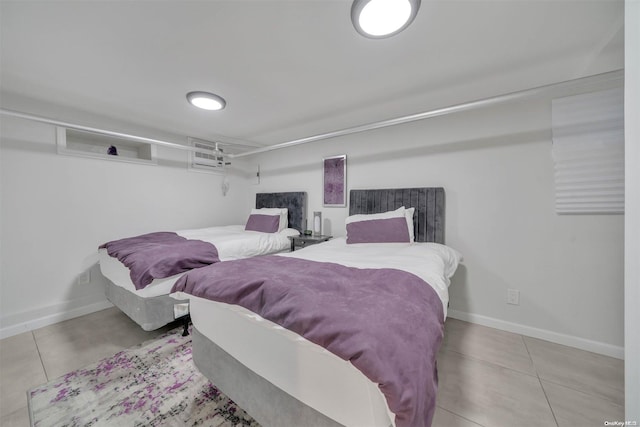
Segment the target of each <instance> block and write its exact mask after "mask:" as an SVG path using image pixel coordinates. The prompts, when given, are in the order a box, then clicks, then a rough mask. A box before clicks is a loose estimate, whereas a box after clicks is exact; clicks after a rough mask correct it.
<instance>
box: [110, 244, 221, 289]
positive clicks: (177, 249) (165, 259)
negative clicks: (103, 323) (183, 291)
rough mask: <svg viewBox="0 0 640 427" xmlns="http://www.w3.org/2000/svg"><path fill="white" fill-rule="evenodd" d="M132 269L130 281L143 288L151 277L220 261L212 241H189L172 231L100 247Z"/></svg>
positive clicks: (163, 275)
mask: <svg viewBox="0 0 640 427" xmlns="http://www.w3.org/2000/svg"><path fill="white" fill-rule="evenodd" d="M100 248H101V249H102V248H105V249H106V250H107V252H108V253H109V255H111V256H112V257H115V258H118V260H119V261H120V262H121V263H123V264H124V265H125V266H127V267H128V268H129V270H131V274H130V277H131V281H132V282H133V284H134V286H135V287H136V289H142V288H144V287H145V286H147V285H148V284H150V283H151V282H152V281H153V280H154V279H162V278H164V277H169V276H173V275H174V274H178V273H183V272H185V271H188V270H191V269H194V268H199V267H204V266H206V265H209V264H213V263H216V262H219V261H220V258H218V250H217V249H216V247H215V246H214V245H212V244H211V243H207V242H203V241H201V240H189V239H185V238H184V237H181V236H178V235H177V234H176V233H173V232H167V231H163V232H157V233H149V234H143V235H141V236H136V237H129V238H126V239H120V240H114V241H112V242H107V243H105V244H103V245H101V246H100Z"/></svg>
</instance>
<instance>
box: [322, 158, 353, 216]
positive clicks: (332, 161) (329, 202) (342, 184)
mask: <svg viewBox="0 0 640 427" xmlns="http://www.w3.org/2000/svg"><path fill="white" fill-rule="evenodd" d="M322 189H323V191H322V206H324V207H328V208H343V207H345V206H347V156H346V155H342V156H334V157H325V158H324V159H323V187H322Z"/></svg>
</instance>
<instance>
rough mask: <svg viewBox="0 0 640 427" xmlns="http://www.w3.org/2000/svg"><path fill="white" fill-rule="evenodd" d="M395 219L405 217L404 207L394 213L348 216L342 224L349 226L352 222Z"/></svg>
mask: <svg viewBox="0 0 640 427" xmlns="http://www.w3.org/2000/svg"><path fill="white" fill-rule="evenodd" d="M397 217H406V215H405V208H404V206H400V207H399V208H398V209H396V210H395V211H388V212H382V213H377V214H358V215H351V216H348V217H347V219H345V221H344V223H345V225H347V224H351V223H352V222H359V221H371V220H374V219H388V218H397Z"/></svg>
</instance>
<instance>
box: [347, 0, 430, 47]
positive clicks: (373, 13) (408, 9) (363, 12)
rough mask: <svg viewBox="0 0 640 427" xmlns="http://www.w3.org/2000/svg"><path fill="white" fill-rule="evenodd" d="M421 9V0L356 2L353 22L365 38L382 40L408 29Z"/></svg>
mask: <svg viewBox="0 0 640 427" xmlns="http://www.w3.org/2000/svg"><path fill="white" fill-rule="evenodd" d="M419 8H420V0H354V2H353V5H352V6H351V21H352V22H353V26H354V27H355V28H356V30H357V31H358V32H359V33H360V34H362V35H363V36H365V37H369V38H372V39H382V38H385V37H391V36H393V35H396V34H398V33H399V32H400V31H402V30H404V29H405V28H407V27H408V26H409V24H411V22H413V20H414V19H415V17H416V15H417V14H418V9H419Z"/></svg>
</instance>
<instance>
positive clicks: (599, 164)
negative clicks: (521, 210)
mask: <svg viewBox="0 0 640 427" xmlns="http://www.w3.org/2000/svg"><path fill="white" fill-rule="evenodd" d="M551 110H552V114H551V115H552V133H553V148H552V154H553V160H554V162H555V196H556V198H555V204H556V212H557V213H559V214H580V213H611V214H619V213H624V92H623V89H622V88H616V89H610V90H605V91H599V92H593V93H587V94H582V95H576V96H569V97H565V98H559V99H554V100H553V101H552V108H551Z"/></svg>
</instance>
